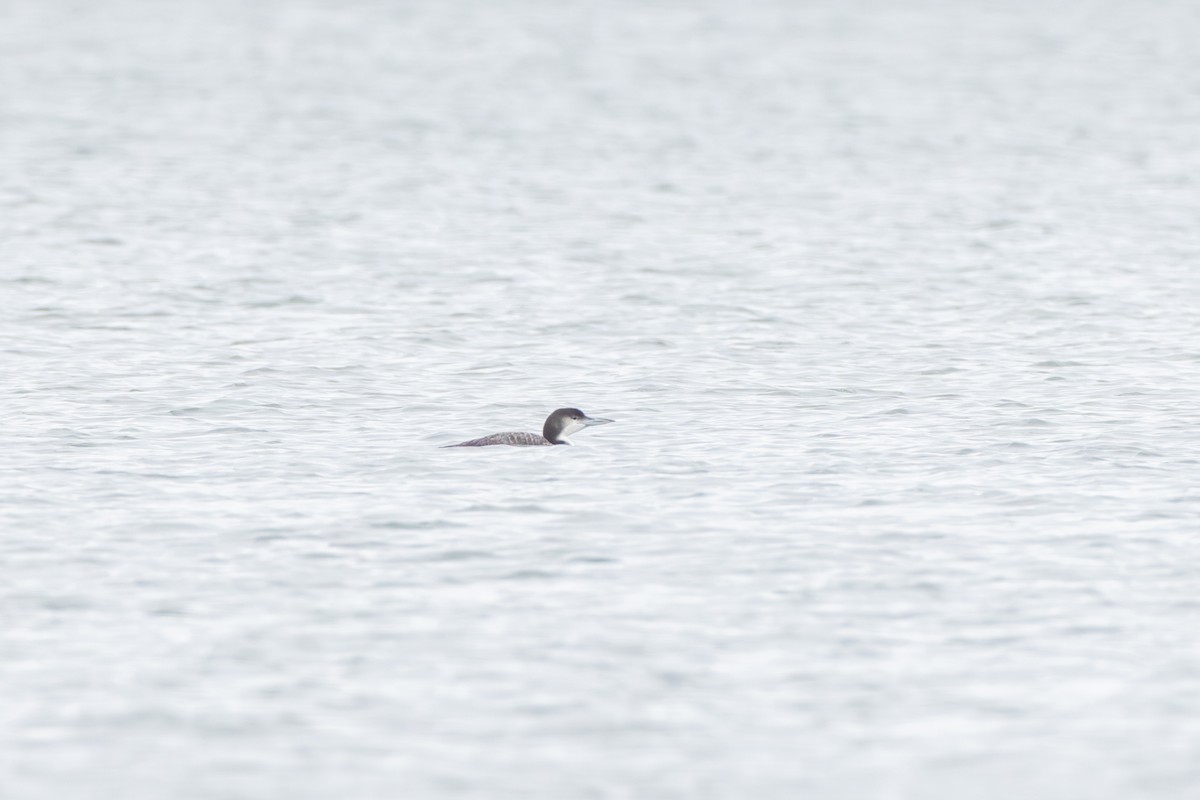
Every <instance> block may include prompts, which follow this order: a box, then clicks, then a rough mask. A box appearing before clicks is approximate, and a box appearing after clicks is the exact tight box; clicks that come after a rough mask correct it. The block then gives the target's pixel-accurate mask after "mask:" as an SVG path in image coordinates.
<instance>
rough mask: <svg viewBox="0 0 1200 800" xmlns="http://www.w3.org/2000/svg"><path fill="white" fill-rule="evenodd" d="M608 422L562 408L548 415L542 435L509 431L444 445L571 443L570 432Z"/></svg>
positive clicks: (527, 445)
mask: <svg viewBox="0 0 1200 800" xmlns="http://www.w3.org/2000/svg"><path fill="white" fill-rule="evenodd" d="M606 422H612V420H611V419H603V418H601V417H589V416H588V415H587V414H585V413H583V412H582V411H580V410H579V409H578V408H560V409H558V410H557V411H554V412H553V413H551V414H550V416H548V417H546V424H545V425H543V426H542V435H541V436H538V435H537V434H536V433H519V432H515V431H512V432H508V433H493V434H492V435H491V436H484V437H483V438H482V439H472V440H471V441H469V442H459V443H458V444H448V445H444V446H445V447H487V446H488V445H493V444H506V445H510V446H513V447H531V446H539V445H555V444H570V443H571V440H570V439H568V438H567V436H569V435H570V434H572V433H574V432H575V431H581V430H583V429H584V428H587V427H589V426H591V425H603V424H604V423H606Z"/></svg>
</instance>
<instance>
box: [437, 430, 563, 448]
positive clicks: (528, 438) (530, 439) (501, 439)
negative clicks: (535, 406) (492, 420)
mask: <svg viewBox="0 0 1200 800" xmlns="http://www.w3.org/2000/svg"><path fill="white" fill-rule="evenodd" d="M490 444H507V445H512V446H513V447H535V446H538V445H544V444H545V445H552V444H554V442H552V441H550V440H549V439H547V438H546V437H545V436H542V435H541V434H540V433H525V432H524V431H509V432H506V433H493V434H492V435H490V436H484V437H482V438H480V439H472V440H471V441H469V442H461V443H459V444H451V445H447V447H487V446H488V445H490Z"/></svg>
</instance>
